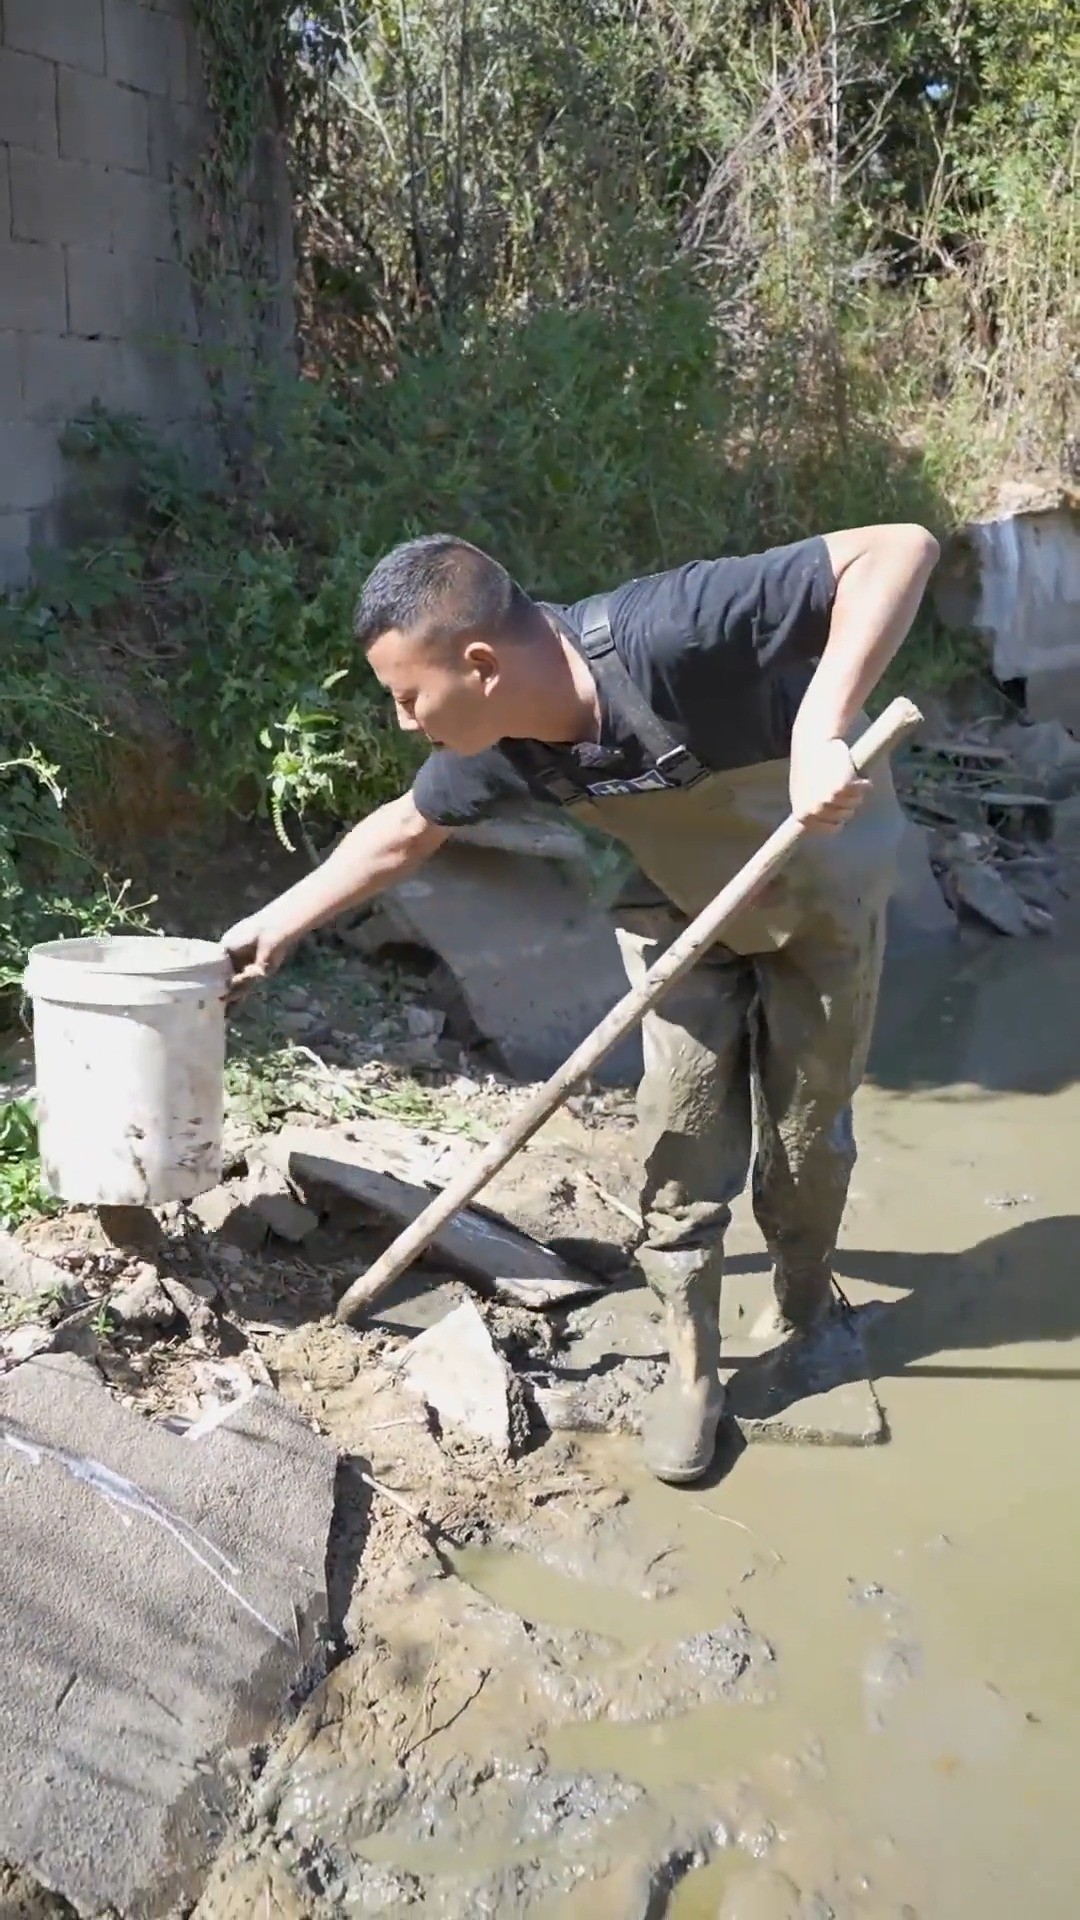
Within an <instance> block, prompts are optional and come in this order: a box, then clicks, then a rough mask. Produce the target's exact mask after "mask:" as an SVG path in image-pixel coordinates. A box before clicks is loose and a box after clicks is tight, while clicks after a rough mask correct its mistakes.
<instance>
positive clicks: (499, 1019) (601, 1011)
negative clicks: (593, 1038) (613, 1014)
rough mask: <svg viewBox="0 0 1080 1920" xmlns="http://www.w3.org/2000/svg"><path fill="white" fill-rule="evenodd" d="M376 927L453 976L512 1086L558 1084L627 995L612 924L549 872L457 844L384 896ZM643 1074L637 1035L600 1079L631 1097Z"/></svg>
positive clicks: (570, 878) (583, 894)
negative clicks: (425, 953) (568, 1063)
mask: <svg viewBox="0 0 1080 1920" xmlns="http://www.w3.org/2000/svg"><path fill="white" fill-rule="evenodd" d="M379 924H380V925H381V927H382V929H383V931H384V934H385V935H386V936H387V937H388V940H389V942H390V943H403V944H410V945H413V946H421V947H425V948H427V949H428V950H429V951H430V952H432V953H435V954H437V955H438V956H439V958H440V959H441V960H442V961H443V962H444V964H445V965H446V966H447V967H449V969H450V971H451V973H452V974H453V975H454V978H455V980H456V981H457V983H458V986H459V987H460V990H461V993H462V996H463V997H464V999H465V1001H466V1004H467V1006H468V1010H469V1013H470V1015H471V1017H472V1019H473V1021H474V1022H475V1024H476V1027H477V1028H478V1030H479V1032H480V1033H481V1034H482V1035H483V1036H484V1038H485V1039H487V1040H489V1041H490V1042H491V1043H492V1045H493V1046H494V1048H495V1050H496V1052H497V1053H498V1055H499V1058H500V1060H501V1061H502V1063H503V1065H504V1066H505V1067H506V1069H507V1071H508V1072H510V1073H512V1074H513V1075H514V1076H515V1077H516V1078H517V1079H521V1080H541V1079H546V1078H547V1076H548V1075H549V1074H551V1073H554V1071H555V1070H556V1068H557V1067H560V1066H561V1065H562V1063H563V1061H564V1060H565V1059H566V1058H567V1057H568V1055H569V1054H571V1053H572V1052H573V1050H574V1048H575V1047H576V1046H577V1045H578V1044H579V1043H580V1042H581V1041H582V1040H583V1039H584V1038H585V1036H586V1034H588V1033H591V1032H592V1030H593V1028H594V1027H596V1026H598V1025H599V1023H600V1021H601V1020H602V1019H603V1018H604V1016H605V1014H607V1013H609V1012H610V1011H611V1008H612V1007H613V1006H614V1005H615V1003H616V1001H617V1000H620V999H621V998H622V997H623V995H624V994H625V992H626V991H627V982H626V975H625V973H624V971H623V967H622V962H621V960H620V958H619V950H618V946H617V943H616V939H615V928H614V923H613V921H612V919H611V917H610V915H609V914H607V913H605V912H604V911H603V910H602V909H601V908H600V907H599V906H598V905H597V903H596V902H595V901H594V900H593V899H591V898H590V896H589V893H588V891H587V889H586V887H585V886H584V884H583V883H582V881H581V879H580V877H575V875H574V873H573V871H572V870H569V869H568V868H567V867H566V866H565V865H562V864H560V863H558V862H556V861H554V860H537V859H532V858H528V859H526V858H523V857H522V856H521V855H520V854H513V853H508V852H505V851H500V850H498V849H496V848H493V847H478V846H467V845H462V844H455V843H453V842H452V843H450V844H448V845H447V846H445V847H442V848H441V849H440V851H439V852H438V853H437V854H436V855H435V856H434V858H433V859H432V860H430V861H428V862H427V863H426V864H425V866H424V869H423V871H422V873H420V874H417V875H415V876H414V877H413V878H412V879H410V880H406V881H404V882H403V883H402V884H401V885H400V886H398V887H395V888H392V889H391V890H390V891H389V892H388V893H386V894H384V895H383V897H382V900H381V902H380V914H379ZM373 932H374V930H373ZM373 932H370V933H369V935H368V938H369V939H371V938H372V937H373ZM367 951H369V952H371V951H377V947H372V946H368V948H367ZM640 1072H641V1042H640V1037H639V1036H637V1035H633V1036H631V1037H630V1038H629V1039H627V1040H625V1041H623V1042H621V1043H620V1045H619V1046H618V1047H617V1048H616V1049H614V1051H613V1052H612V1053H611V1054H610V1055H609V1056H608V1058H607V1060H606V1061H605V1062H604V1063H602V1064H601V1065H600V1066H599V1067H598V1068H597V1069H596V1071H595V1074H594V1077H595V1078H596V1079H598V1080H600V1081H602V1082H604V1083H606V1084H614V1085H629V1084H633V1083H635V1082H636V1080H637V1079H638V1077H639V1076H640Z"/></svg>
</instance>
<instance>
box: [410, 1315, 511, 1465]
mask: <svg viewBox="0 0 1080 1920" xmlns="http://www.w3.org/2000/svg"><path fill="white" fill-rule="evenodd" d="M392 1364H393V1367H394V1371H395V1372H396V1373H397V1374H398V1375H399V1377H400V1379H401V1381H402V1383H403V1384H404V1385H405V1386H406V1387H408V1389H409V1391H410V1392H411V1393H416V1394H419V1395H420V1396H421V1398H422V1399H424V1400H426V1402H427V1404H428V1406H429V1407H430V1408H431V1409H432V1411H433V1412H434V1413H437V1414H438V1416H439V1419H440V1420H445V1421H447V1422H448V1423H449V1424H450V1425H451V1426H453V1427H457V1428H459V1429H460V1430H461V1431H462V1432H463V1433H469V1434H472V1435H473V1437H474V1439H477V1440H486V1441H487V1443H488V1445H489V1446H491V1447H494V1449H495V1451H496V1453H500V1454H503V1455H509V1454H510V1452H511V1451H512V1450H513V1446H514V1442H515V1439H520V1438H521V1437H522V1435H521V1432H520V1423H519V1422H518V1421H516V1420H515V1418H514V1409H515V1401H514V1396H513V1394H512V1386H513V1379H512V1375H511V1373H510V1369H509V1367H508V1366H507V1364H506V1361H505V1360H504V1359H503V1357H502V1354H501V1353H500V1352H499V1350H498V1348H497V1347H496V1345H495V1343H494V1341H493V1340H492V1338H491V1335H490V1333H489V1332H488V1330H487V1327H486V1325H485V1323H484V1319H483V1316H482V1315H481V1314H480V1312H479V1311H478V1309H477V1308H476V1307H475V1306H474V1304H473V1302H472V1301H471V1300H463V1301H462V1302H461V1305H460V1306H458V1307H455V1308H454V1310H453V1312H452V1313H448V1314H447V1315H446V1317H445V1319H443V1320H439V1321H437V1322H436V1324H435V1326H433V1327H428V1328H426V1329H425V1331H424V1332H423V1333H420V1334H418V1335H417V1337H416V1339H415V1340H411V1341H410V1342H409V1345H408V1346H407V1347H406V1348H405V1351H404V1352H403V1353H402V1354H401V1355H400V1356H398V1357H397V1359H396V1360H395V1361H394V1362H393V1363H392Z"/></svg>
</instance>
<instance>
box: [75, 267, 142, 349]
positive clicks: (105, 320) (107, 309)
mask: <svg viewBox="0 0 1080 1920" xmlns="http://www.w3.org/2000/svg"><path fill="white" fill-rule="evenodd" d="M65 251H66V254H67V290H68V327H69V330H70V331H71V332H72V333H76V334H80V335H81V336H82V337H83V338H84V339H87V338H89V339H94V338H102V339H112V340H119V339H121V338H122V337H123V336H124V335H125V334H130V333H131V332H133V331H135V330H137V329H138V328H140V327H144V326H147V325H153V324H154V318H155V312H156V308H155V289H154V280H153V273H152V272H151V273H150V274H148V273H147V271H146V262H145V261H141V260H138V259H136V258H135V256H134V255H133V254H128V253H105V252H103V251H102V250H101V249H100V248H97V247H68V248H66V250H65Z"/></svg>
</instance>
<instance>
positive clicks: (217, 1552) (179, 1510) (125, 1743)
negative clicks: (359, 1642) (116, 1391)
mask: <svg viewBox="0 0 1080 1920" xmlns="http://www.w3.org/2000/svg"><path fill="white" fill-rule="evenodd" d="M193 1431H195V1432H197V1436H198V1437H195V1438H191V1437H183V1438H180V1437H177V1436H175V1435H174V1434H171V1433H169V1432H168V1431H167V1430H166V1429H165V1428H164V1427H163V1426H161V1425H159V1424H158V1423H156V1422H154V1421H151V1420H146V1419H145V1418H142V1417H141V1416H140V1415H139V1414H137V1413H135V1412H133V1411H129V1410H128V1409H126V1408H124V1407H122V1406H120V1405H119V1404H118V1402H117V1401H116V1400H115V1399H114V1398H113V1397H112V1396H111V1395H110V1393H109V1392H108V1390H107V1389H106V1387H105V1386H104V1385H103V1383H102V1381H101V1380H100V1378H99V1377H98V1374H97V1372H96V1370H95V1369H94V1368H93V1367H92V1366H88V1365H86V1364H84V1363H83V1362H81V1361H79V1360H76V1359H73V1358H71V1357H70V1356H66V1355H56V1354H50V1355H44V1356H41V1357H37V1358H34V1359H31V1360H28V1361H27V1362H26V1363H25V1364H24V1365H23V1366H20V1367H17V1368H15V1369H13V1371H11V1372H10V1373H8V1374H7V1375H6V1376H4V1378H3V1379H0V1451H2V1454H3V1460H4V1475H3V1482H2V1485H3V1525H4V1542H5V1551H4V1553H3V1555H2V1556H0V1658H2V1660H3V1667H4V1672H5V1675H6V1676H7V1677H6V1681H5V1685H4V1691H3V1704H2V1707H0V1725H2V1730H3V1738H2V1739H0V1782H2V1793H0V1859H4V1860H7V1861H9V1862H11V1863H12V1865H14V1866H17V1867H20V1868H22V1869H23V1870H24V1871H25V1872H26V1873H28V1874H29V1875H31V1876H33V1878H35V1879H36V1880H38V1881H40V1882H41V1883H42V1884H43V1885H44V1886H46V1887H48V1888H50V1889H52V1890H54V1891H55V1892H57V1893H58V1894H61V1895H63V1896H64V1897H65V1898H66V1899H67V1900H69V1901H70V1902H71V1904H72V1906H73V1907H74V1908H75V1910H76V1912H77V1913H79V1914H81V1915H87V1916H89V1915H97V1914H100V1913H101V1912H102V1911H103V1910H105V1909H108V1910H109V1911H115V1912H117V1913H122V1914H124V1915H125V1916H126V1920H153V1917H154V1916H160V1915H165V1914H167V1913H169V1912H170V1911H172V1910H175V1909H177V1908H179V1907H184V1908H185V1909H186V1907H187V1904H188V1903H189V1902H190V1901H191V1900H192V1899H193V1898H194V1897H195V1896H196V1895H197V1893H198V1890H199V1887H200V1884H201V1882H202V1879H203V1876H204V1873H205V1870H206V1868H207V1865H208V1863H209V1860H210V1858H211V1855H212V1854H213V1852H214V1851H215V1850H216V1848H217V1845H218V1844H219V1842H220V1839H221V1836H222V1832H223V1829H224V1826H225V1824H226V1822H227V1820H228V1818H229V1817H230V1814H231V1812H232V1810H233V1806H234V1804H235V1801H236V1798H237V1795H238V1791H239V1789H238V1785H237V1786H236V1787H234V1786H232V1785H230V1773H229V1770H228V1769H227V1768H226V1767H225V1766H223V1764H222V1763H223V1760H224V1759H225V1757H226V1755H227V1753H228V1752H229V1751H230V1750H233V1749H236V1748H238V1747H243V1746H245V1745H249V1744H251V1743H254V1742H257V1741H261V1740H263V1739H265V1738H267V1737H268V1736H269V1735H270V1734H272V1732H273V1731H274V1730H275V1729H276V1727H277V1726H278V1724H279V1723H280V1720H281V1718H282V1715H283V1712H284V1710H285V1708H286V1705H287V1701H288V1699H289V1697H290V1693H291V1690H292V1689H293V1688H294V1686H295V1685H296V1683H297V1682H298V1681H299V1680H300V1679H301V1676H302V1675H303V1674H304V1672H305V1670H306V1669H307V1668H308V1667H309V1665H310V1663H311V1662H312V1661H313V1660H317V1658H318V1657H319V1656H318V1649H319V1644H320V1635H321V1633H322V1631H323V1629H324V1626H325V1621H326V1591H325V1579H324V1563H325V1556H326V1545H327V1538H328V1534H329V1528H330V1521H331V1516H332V1512H333V1496H334V1480H335V1473H336V1464H337V1463H336V1456H335V1454H334V1452H333V1450H332V1449H331V1448H329V1447H328V1446H327V1445H326V1444H325V1442H323V1441H322V1440H320V1439H319V1438H318V1437H317V1436H316V1435H315V1434H314V1433H313V1432H312V1430H311V1428H310V1427H309V1426H308V1425H307V1423H306V1422H305V1421H304V1420H303V1419H302V1417H301V1416H300V1415H299V1414H298V1413H296V1412H295V1411H294V1410H293V1409H291V1408H290V1407H289V1406H288V1405H287V1404H286V1402H285V1401H283V1400H282V1399H281V1398H280V1397H279V1396H278V1395H276V1394H275V1393H273V1392H269V1391H267V1390H266V1389H265V1388H261V1387H260V1388H256V1389H255V1390H254V1391H253V1393H252V1394H251V1395H250V1396H249V1397H248V1398H246V1399H245V1400H243V1401H242V1402H240V1403H238V1404H235V1405H233V1406H229V1407H225V1408H224V1409H222V1410H221V1413H220V1416H219V1417H217V1418H216V1419H215V1420H214V1421H213V1423H212V1424H210V1425H208V1426H206V1427H201V1428H200V1429H197V1430H193Z"/></svg>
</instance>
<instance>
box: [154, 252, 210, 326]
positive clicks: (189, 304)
mask: <svg viewBox="0 0 1080 1920" xmlns="http://www.w3.org/2000/svg"><path fill="white" fill-rule="evenodd" d="M153 287H154V330H155V332H156V333H157V334H159V335H160V336H161V339H162V341H163V342H164V343H166V344H167V343H175V342H176V341H179V340H183V341H189V342H190V341H195V340H198V338H199V315H198V309H197V307H196V304H195V289H194V287H193V286H192V282H191V275H190V273H189V272H188V270H187V268H186V267H181V266H171V265H169V264H167V263H166V262H165V261H164V260H159V261H158V262H157V263H156V265H155V266H154V269H153Z"/></svg>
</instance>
